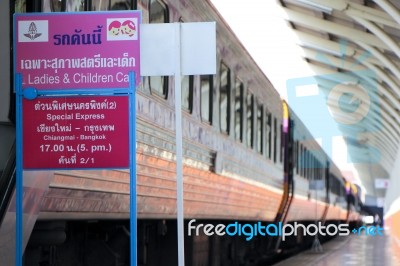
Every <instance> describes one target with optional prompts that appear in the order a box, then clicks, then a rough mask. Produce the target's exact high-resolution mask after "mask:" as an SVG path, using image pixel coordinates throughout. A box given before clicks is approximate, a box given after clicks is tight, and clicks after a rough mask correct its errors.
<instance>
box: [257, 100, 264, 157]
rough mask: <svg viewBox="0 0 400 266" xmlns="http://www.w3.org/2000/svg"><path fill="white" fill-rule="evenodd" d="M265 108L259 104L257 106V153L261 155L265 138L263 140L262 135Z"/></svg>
mask: <svg viewBox="0 0 400 266" xmlns="http://www.w3.org/2000/svg"><path fill="white" fill-rule="evenodd" d="M263 113H264V112H263V106H262V104H258V105H257V131H256V134H257V138H256V141H257V151H258V152H259V153H263V144H264V142H263V138H262V134H263Z"/></svg>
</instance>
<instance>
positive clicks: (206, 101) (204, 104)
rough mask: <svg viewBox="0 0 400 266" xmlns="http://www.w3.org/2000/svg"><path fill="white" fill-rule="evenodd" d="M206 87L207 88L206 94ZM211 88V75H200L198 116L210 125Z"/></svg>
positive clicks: (212, 79)
mask: <svg viewBox="0 0 400 266" xmlns="http://www.w3.org/2000/svg"><path fill="white" fill-rule="evenodd" d="M207 84H208V86H207ZM206 88H207V89H208V93H207V94H206V92H207V90H206ZM213 88H214V77H213V75H200V117H201V121H202V122H206V123H208V124H210V125H211V124H212V109H213V104H212V103H213Z"/></svg>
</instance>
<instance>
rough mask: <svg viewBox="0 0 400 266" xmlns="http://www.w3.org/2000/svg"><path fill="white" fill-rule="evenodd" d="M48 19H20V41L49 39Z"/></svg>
mask: <svg viewBox="0 0 400 266" xmlns="http://www.w3.org/2000/svg"><path fill="white" fill-rule="evenodd" d="M48 33H49V22H48V21H47V20H34V21H18V42H47V41H49V34H48Z"/></svg>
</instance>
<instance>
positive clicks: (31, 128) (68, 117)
mask: <svg viewBox="0 0 400 266" xmlns="http://www.w3.org/2000/svg"><path fill="white" fill-rule="evenodd" d="M23 109H24V110H23V111H24V116H23V127H24V128H23V168H24V169H43V168H55V169H68V168H129V145H128V143H129V98H128V96H86V97H81V96H80V97H71V96H69V97H50V98H40V99H39V98H38V99H35V100H25V99H24V100H23Z"/></svg>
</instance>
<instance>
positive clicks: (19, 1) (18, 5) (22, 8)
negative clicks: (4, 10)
mask: <svg viewBox="0 0 400 266" xmlns="http://www.w3.org/2000/svg"><path fill="white" fill-rule="evenodd" d="M14 8H15V9H14V10H15V13H25V12H26V0H16V1H15V5H14Z"/></svg>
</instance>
